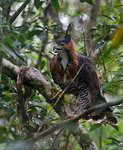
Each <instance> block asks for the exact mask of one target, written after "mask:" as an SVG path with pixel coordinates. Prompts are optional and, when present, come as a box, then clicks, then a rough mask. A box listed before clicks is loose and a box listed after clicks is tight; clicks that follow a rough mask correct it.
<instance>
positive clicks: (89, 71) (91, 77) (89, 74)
mask: <svg viewBox="0 0 123 150" xmlns="http://www.w3.org/2000/svg"><path fill="white" fill-rule="evenodd" d="M83 63H84V64H85V65H84V66H83V68H82V70H81V71H80V74H82V75H83V78H84V81H85V82H86V84H87V86H88V88H89V90H90V91H91V93H97V92H99V91H100V80H99V78H98V75H97V73H96V71H95V68H94V66H93V65H92V63H91V62H90V61H89V60H88V59H87V58H86V57H85V56H79V67H78V69H79V68H80V67H81V65H82V64H83Z"/></svg>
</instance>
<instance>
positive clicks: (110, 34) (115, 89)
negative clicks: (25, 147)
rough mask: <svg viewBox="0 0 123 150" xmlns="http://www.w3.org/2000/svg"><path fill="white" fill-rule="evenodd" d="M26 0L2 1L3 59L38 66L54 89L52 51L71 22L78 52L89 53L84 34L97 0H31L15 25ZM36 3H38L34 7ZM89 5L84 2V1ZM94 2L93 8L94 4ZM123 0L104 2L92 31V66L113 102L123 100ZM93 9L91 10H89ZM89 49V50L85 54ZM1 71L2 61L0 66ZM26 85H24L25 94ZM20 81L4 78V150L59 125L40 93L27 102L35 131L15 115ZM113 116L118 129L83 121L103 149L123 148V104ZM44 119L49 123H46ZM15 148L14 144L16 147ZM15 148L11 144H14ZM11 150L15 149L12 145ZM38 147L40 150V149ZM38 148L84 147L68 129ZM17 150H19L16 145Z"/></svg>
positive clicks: (0, 106) (0, 98)
mask: <svg viewBox="0 0 123 150" xmlns="http://www.w3.org/2000/svg"><path fill="white" fill-rule="evenodd" d="M23 2H24V1H23V0H19V1H15V0H13V1H7V0H0V57H2V58H6V59H8V60H10V61H11V62H13V63H14V64H16V65H18V66H23V65H26V66H29V67H36V68H38V69H39V70H40V71H41V73H42V74H43V76H44V77H45V79H46V80H47V81H48V82H49V83H50V84H51V85H52V86H54V87H57V85H55V84H54V83H53V81H52V78H51V75H50V71H49V61H50V60H51V58H52V57H53V55H54V54H53V52H52V50H51V49H52V47H53V44H54V43H55V42H56V40H58V39H59V38H61V37H63V35H64V33H65V29H66V27H67V25H68V24H69V22H72V27H71V34H72V37H73V38H74V39H75V42H76V46H77V51H78V52H79V53H82V54H85V49H86V45H87V43H86V44H85V41H86V40H87V41H88V40H89V39H84V38H86V37H85V35H84V34H83V33H84V32H85V31H87V29H85V28H86V26H88V20H89V18H90V15H91V13H90V12H88V11H89V10H91V8H92V7H94V1H93V0H80V1H74V0H71V1H70V0H69V1H68V0H66V1H60V0H51V2H50V1H48V0H34V1H32V0H31V1H29V2H28V3H27V6H26V7H25V8H23V9H22V11H21V13H20V14H19V15H18V16H16V19H15V21H14V22H12V24H11V23H10V19H11V18H12V17H13V15H14V13H15V12H16V11H17V10H18V8H20V6H21V5H22V4H23ZM33 2H34V3H33ZM84 2H86V3H84ZM90 4H91V5H90ZM121 4H122V3H121V0H119V1H117V0H114V1H107V0H103V2H102V4H101V7H100V15H99V16H98V18H91V20H93V22H96V23H95V24H94V25H93V26H91V28H90V30H89V31H90V35H91V39H90V41H91V43H93V44H92V50H91V51H92V52H93V54H94V56H95V57H94V58H95V60H94V65H95V67H96V69H97V72H98V74H99V77H100V79H101V85H102V91H103V93H104V94H105V96H106V97H107V99H109V100H110V101H113V100H117V99H119V98H122V95H123V50H122V49H123V42H122V41H123V22H122V11H121V10H122V7H121ZM88 7H89V9H87V8H88ZM87 51H88V50H87ZM0 67H1V63H0ZM26 90H27V87H26V86H23V88H22V92H23V93H24V92H26ZM17 98H18V95H17V87H16V81H13V80H12V79H11V78H9V77H8V76H6V75H5V74H2V80H1V83H0V149H1V147H2V148H3V149H4V147H5V149H7V148H8V147H6V145H8V142H9V143H10V144H11V143H12V142H15V143H16V142H17V141H19V140H20V142H18V145H21V144H20V143H21V140H25V139H29V138H31V137H32V136H34V133H35V131H36V133H37V129H38V128H39V127H40V128H41V130H40V131H42V130H44V129H46V128H49V127H50V126H51V125H54V124H56V123H57V122H58V121H59V120H60V117H59V116H58V115H57V114H56V112H55V111H54V110H52V111H51V113H50V114H48V112H49V111H50V110H51V108H52V107H51V106H50V105H49V104H48V103H46V101H45V99H44V97H43V96H42V95H40V94H39V93H38V92H37V91H35V90H34V91H33V93H32V95H30V97H29V98H28V99H27V100H26V113H27V115H28V116H29V126H30V127H31V128H32V129H34V130H35V131H32V132H29V130H28V128H25V126H24V125H23V123H22V122H21V120H20V118H19V116H18V113H17ZM74 99H75V98H74V97H71V96H69V95H65V102H64V103H65V104H66V107H70V108H72V107H73V106H74V105H75V100H74ZM114 112H115V114H116V116H117V118H118V125H117V126H114V127H113V126H111V125H106V126H104V125H102V124H101V123H96V124H95V122H93V121H91V122H85V123H83V124H82V125H83V126H84V127H85V128H86V129H87V131H88V132H89V134H90V136H91V137H92V138H93V139H94V141H95V142H96V144H97V145H98V147H100V149H102V150H105V149H108V150H113V149H122V148H123V127H122V124H123V121H122V117H123V105H120V106H117V107H115V109H114ZM44 119H45V120H46V122H45V125H43V126H42V123H43V121H44ZM13 145H14V146H17V145H16V144H13ZM13 145H12V146H13ZM14 146H13V147H14ZM38 146H39V147H38ZM38 146H37V149H50V148H51V147H53V148H55V149H58V148H59V149H75V150H79V149H81V148H80V145H79V144H78V143H77V142H76V140H75V138H74V137H73V136H72V135H71V134H70V133H69V132H68V130H60V131H57V132H56V133H54V134H53V135H50V138H49V137H48V138H46V139H44V140H43V141H42V143H41V144H39V145H38ZM13 149H14V148H13ZM15 149H16V147H15Z"/></svg>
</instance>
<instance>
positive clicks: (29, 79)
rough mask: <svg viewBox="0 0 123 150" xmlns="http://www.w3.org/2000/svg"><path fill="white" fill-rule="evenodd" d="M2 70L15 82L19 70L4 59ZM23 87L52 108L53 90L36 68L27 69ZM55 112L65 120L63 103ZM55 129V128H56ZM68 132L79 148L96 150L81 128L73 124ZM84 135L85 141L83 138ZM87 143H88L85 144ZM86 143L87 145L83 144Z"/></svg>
mask: <svg viewBox="0 0 123 150" xmlns="http://www.w3.org/2000/svg"><path fill="white" fill-rule="evenodd" d="M2 69H3V73H4V74H6V75H7V76H9V77H11V78H12V79H14V80H16V79H17V75H18V73H19V71H20V68H19V67H18V66H16V65H14V64H12V63H11V62H9V61H8V60H6V59H3V61H2ZM23 83H24V85H27V86H29V87H32V88H34V89H36V90H38V91H39V93H41V94H42V95H43V96H44V98H45V99H46V101H47V102H48V103H50V104H51V105H52V106H53V104H54V103H55V101H53V99H52V98H53V96H54V95H55V93H54V90H53V88H52V87H51V86H50V85H49V83H48V82H47V81H46V80H45V79H44V78H43V76H42V74H41V73H40V71H39V70H37V69H36V68H29V69H28V71H27V72H26V74H25V77H24V82H23ZM54 109H55V111H56V112H57V113H58V114H59V116H60V117H61V118H62V119H64V118H67V117H68V116H66V114H67V112H66V111H65V106H64V104H63V102H62V101H61V100H60V101H59V102H58V104H57V105H56V106H55V107H54ZM56 127H57V126H56ZM69 130H70V132H71V133H72V134H73V135H74V137H75V138H76V140H77V141H78V143H79V144H80V146H81V147H82V148H83V149H84V148H85V147H84V146H85V145H86V146H88V147H91V149H90V148H88V150H97V149H98V148H97V146H96V144H95V143H94V142H93V140H92V139H91V138H90V137H89V135H88V133H86V134H85V129H84V128H83V127H82V126H78V125H77V124H76V123H75V124H73V129H72V130H71V129H69ZM85 135H86V137H87V139H88V140H87V139H86V138H84V137H85ZM87 141H88V143H87ZM85 143H87V144H85Z"/></svg>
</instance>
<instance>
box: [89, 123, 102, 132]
mask: <svg viewBox="0 0 123 150" xmlns="http://www.w3.org/2000/svg"><path fill="white" fill-rule="evenodd" d="M101 126H102V124H101V123H97V124H93V125H91V127H90V131H94V130H96V129H98V128H100V127H101Z"/></svg>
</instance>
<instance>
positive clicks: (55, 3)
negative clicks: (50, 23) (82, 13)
mask: <svg viewBox="0 0 123 150" xmlns="http://www.w3.org/2000/svg"><path fill="white" fill-rule="evenodd" d="M51 4H52V6H53V8H54V9H55V10H56V12H58V11H59V9H60V6H59V1H58V0H51Z"/></svg>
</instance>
